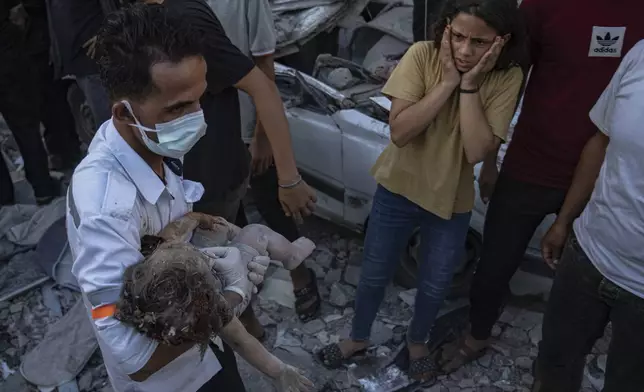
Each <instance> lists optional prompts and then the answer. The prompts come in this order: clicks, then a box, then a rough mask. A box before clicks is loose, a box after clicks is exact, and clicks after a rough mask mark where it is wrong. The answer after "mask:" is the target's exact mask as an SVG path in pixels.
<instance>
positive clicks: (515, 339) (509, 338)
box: [501, 327, 529, 347]
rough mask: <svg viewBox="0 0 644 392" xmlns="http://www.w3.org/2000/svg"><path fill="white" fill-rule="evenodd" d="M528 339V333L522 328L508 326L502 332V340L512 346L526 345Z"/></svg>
mask: <svg viewBox="0 0 644 392" xmlns="http://www.w3.org/2000/svg"><path fill="white" fill-rule="evenodd" d="M528 340H529V337H528V333H527V332H526V331H525V330H523V329H520V328H514V327H508V328H506V329H505V330H504V331H503V334H501V341H503V342H504V343H506V344H507V345H509V346H512V347H524V346H525V345H527V344H528Z"/></svg>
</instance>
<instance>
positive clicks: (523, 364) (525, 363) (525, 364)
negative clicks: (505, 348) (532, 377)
mask: <svg viewBox="0 0 644 392" xmlns="http://www.w3.org/2000/svg"><path fill="white" fill-rule="evenodd" d="M533 362H534V361H533V360H532V359H531V358H528V357H519V358H517V359H515V360H514V363H516V365H517V367H518V368H519V369H523V370H532V363H533Z"/></svg>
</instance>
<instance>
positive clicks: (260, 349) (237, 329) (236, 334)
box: [219, 318, 313, 392]
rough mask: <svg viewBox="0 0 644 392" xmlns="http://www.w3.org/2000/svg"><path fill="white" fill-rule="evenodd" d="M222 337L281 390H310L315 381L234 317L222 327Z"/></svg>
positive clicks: (303, 391)
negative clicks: (271, 349)
mask: <svg viewBox="0 0 644 392" xmlns="http://www.w3.org/2000/svg"><path fill="white" fill-rule="evenodd" d="M219 335H220V336H221V338H222V339H223V340H224V341H226V343H228V344H229V345H230V346H231V347H232V348H233V350H235V351H236V352H237V353H239V355H241V356H242V358H244V359H245V360H246V361H247V362H248V363H250V364H251V365H252V366H253V367H254V368H255V369H257V370H259V371H260V372H262V373H264V374H265V375H267V376H268V377H270V378H272V379H273V380H274V381H275V383H276V385H277V387H278V389H279V390H281V391H293V392H297V391H302V392H305V391H310V390H311V389H312V388H313V383H312V382H311V381H309V380H308V379H307V378H306V377H304V376H303V375H302V374H301V372H300V370H299V369H296V368H294V367H292V366H289V365H287V364H285V363H284V362H282V361H280V360H279V359H278V358H277V357H275V356H274V355H273V354H271V353H269V352H268V350H266V348H265V347H264V346H262V344H261V343H260V342H259V341H258V340H257V339H255V338H254V337H253V336H252V335H251V334H249V333H248V332H246V328H244V326H243V325H242V323H241V322H240V321H239V320H238V319H237V318H234V319H233V320H232V321H231V322H230V323H228V325H226V326H225V327H224V328H222V330H221V332H220V334H219Z"/></svg>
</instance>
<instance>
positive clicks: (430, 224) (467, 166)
mask: <svg viewBox="0 0 644 392" xmlns="http://www.w3.org/2000/svg"><path fill="white" fill-rule="evenodd" d="M439 20H440V21H442V22H440V23H439V24H438V26H436V33H435V36H436V39H435V41H433V42H430V41H425V42H418V43H416V44H414V45H413V46H412V47H411V48H410V49H409V50H408V51H407V53H406V54H405V55H404V57H403V58H402V60H401V61H400V63H399V64H398V66H397V67H396V69H395V70H394V72H393V73H392V75H391V78H390V79H389V81H388V82H387V84H386V85H385V87H384V88H383V93H384V94H385V95H387V96H389V97H390V98H391V99H392V107H391V112H390V116H389V125H390V129H391V143H390V144H389V146H387V148H386V149H385V150H384V152H383V153H382V154H381V155H380V157H379V158H378V160H377V162H376V164H375V166H374V168H373V169H372V174H373V175H374V177H375V178H376V181H377V182H378V188H377V191H376V194H375V196H374V200H373V206H372V210H371V214H370V218H369V226H368V228H367V235H366V239H365V246H364V260H363V264H362V272H361V277H360V283H359V285H358V291H357V294H356V305H355V316H354V320H353V328H352V333H351V338H350V339H347V340H343V341H341V342H340V343H338V344H332V345H330V346H327V347H325V348H324V349H323V350H322V351H321V352H320V354H319V357H320V360H321V361H322V362H323V363H324V364H325V365H326V366H328V367H332V368H333V367H339V366H341V365H342V364H343V363H344V362H345V361H346V360H348V359H349V358H351V357H352V356H353V355H355V354H357V353H358V352H361V351H364V350H365V349H366V348H367V347H368V346H369V337H370V332H371V326H372V324H373V322H374V319H375V317H376V314H377V312H378V308H379V306H380V303H381V302H382V299H383V297H384V293H385V288H386V286H387V284H388V283H389V282H390V281H391V279H392V277H393V275H394V273H395V271H396V268H397V267H398V260H399V258H400V256H401V253H402V252H403V250H404V248H405V246H406V245H407V243H408V241H409V239H410V237H411V235H412V233H413V232H414V230H415V229H417V228H418V227H420V235H421V245H420V250H419V253H418V257H417V262H418V283H417V287H418V291H417V294H416V301H415V305H414V306H415V308H414V316H413V319H412V320H411V323H410V326H409V329H408V331H407V348H408V350H409V359H410V366H409V373H410V376H411V377H412V378H414V379H416V380H429V379H431V378H432V377H433V376H434V375H435V374H436V369H435V365H434V361H433V359H432V358H431V357H430V353H429V351H428V348H427V346H426V342H427V341H428V339H429V332H430V329H431V327H432V325H433V324H434V320H435V318H436V315H437V313H438V310H439V308H440V306H441V304H442V302H443V299H444V297H445V294H446V292H447V290H448V289H449V287H450V283H451V280H452V275H453V272H454V269H455V267H456V265H458V264H459V262H460V260H461V257H463V244H464V243H465V236H466V234H467V230H468V227H469V221H470V215H471V210H472V207H473V204H474V181H473V176H474V174H473V168H474V164H476V163H478V162H480V161H481V160H482V159H483V158H484V157H485V156H486V154H487V153H488V152H489V151H491V150H492V149H494V148H496V147H497V146H498V145H499V143H501V142H502V141H503V140H505V137H506V135H507V131H508V126H509V124H510V120H511V118H512V115H513V113H514V109H515V106H516V102H517V99H518V95H519V90H520V87H521V82H522V79H523V73H522V71H521V68H520V67H518V66H517V65H518V64H517V63H518V61H519V59H520V52H521V49H522V45H523V37H524V34H523V32H522V27H523V26H522V25H521V24H520V23H519V22H518V21H519V15H518V10H517V6H516V3H514V2H512V1H510V0H448V1H447V3H446V4H445V7H444V9H443V12H442V15H441V18H440V19H439Z"/></svg>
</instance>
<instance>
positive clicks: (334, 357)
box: [317, 343, 367, 370]
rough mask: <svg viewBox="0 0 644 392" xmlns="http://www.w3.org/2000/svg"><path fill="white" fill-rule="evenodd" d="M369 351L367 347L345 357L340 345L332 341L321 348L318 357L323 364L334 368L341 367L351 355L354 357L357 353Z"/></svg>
mask: <svg viewBox="0 0 644 392" xmlns="http://www.w3.org/2000/svg"><path fill="white" fill-rule="evenodd" d="M365 352H367V349H366V348H363V349H362V350H358V351H356V352H355V353H353V355H351V356H349V357H347V358H345V357H344V356H343V355H342V350H340V346H339V345H338V344H337V343H332V344H329V345H328V346H326V347H324V348H323V349H322V350H320V351H319V352H318V353H317V357H318V359H319V361H320V363H322V365H323V366H324V367H325V368H327V369H330V370H334V369H339V368H341V367H342V365H344V364H345V363H346V362H347V361H348V360H349V359H351V357H354V356H356V355H360V354H364V353H365Z"/></svg>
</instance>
